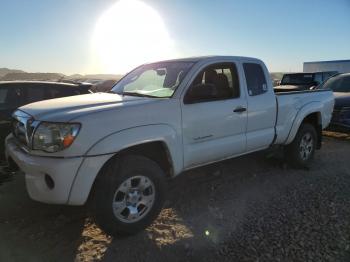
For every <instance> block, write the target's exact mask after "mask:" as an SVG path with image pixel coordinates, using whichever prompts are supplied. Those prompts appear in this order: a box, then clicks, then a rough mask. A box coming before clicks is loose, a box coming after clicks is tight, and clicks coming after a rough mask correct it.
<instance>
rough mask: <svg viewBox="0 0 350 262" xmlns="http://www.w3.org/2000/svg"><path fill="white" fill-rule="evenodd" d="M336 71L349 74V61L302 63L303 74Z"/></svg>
mask: <svg viewBox="0 0 350 262" xmlns="http://www.w3.org/2000/svg"><path fill="white" fill-rule="evenodd" d="M323 71H338V72H339V73H350V60H333V61H315V62H304V66H303V72H305V73H306V72H307V73H309V72H323Z"/></svg>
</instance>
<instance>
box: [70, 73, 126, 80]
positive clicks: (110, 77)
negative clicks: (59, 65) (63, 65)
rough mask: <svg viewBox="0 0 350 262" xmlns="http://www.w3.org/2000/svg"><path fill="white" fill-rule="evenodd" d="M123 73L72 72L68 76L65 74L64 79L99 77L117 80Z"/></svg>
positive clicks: (100, 78)
mask: <svg viewBox="0 0 350 262" xmlns="http://www.w3.org/2000/svg"><path fill="white" fill-rule="evenodd" d="M122 76H123V75H114V74H87V75H80V74H74V75H70V76H65V79H69V80H72V79H91V80H93V79H99V80H119V79H120V78H122Z"/></svg>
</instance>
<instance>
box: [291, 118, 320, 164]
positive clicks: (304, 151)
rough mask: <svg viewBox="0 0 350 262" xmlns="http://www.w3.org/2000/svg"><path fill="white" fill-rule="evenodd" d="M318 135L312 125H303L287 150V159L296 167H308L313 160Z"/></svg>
mask: <svg viewBox="0 0 350 262" xmlns="http://www.w3.org/2000/svg"><path fill="white" fill-rule="evenodd" d="M316 145H317V133H316V130H315V127H314V126H313V125H311V124H307V123H305V124H301V126H300V127H299V130H298V133H297V134H296V136H295V138H294V140H293V142H292V143H291V144H289V145H287V146H286V148H285V158H286V160H287V162H289V164H291V165H292V166H294V167H307V166H308V164H309V163H310V161H311V160H312V159H313V157H314V154H315V149H316Z"/></svg>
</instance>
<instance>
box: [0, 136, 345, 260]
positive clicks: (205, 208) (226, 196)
mask: <svg viewBox="0 0 350 262" xmlns="http://www.w3.org/2000/svg"><path fill="white" fill-rule="evenodd" d="M326 135H327V136H328V137H325V139H324V144H323V148H322V150H321V151H318V152H317V153H316V157H315V160H314V162H313V163H312V165H311V166H310V169H308V170H296V169H292V168H289V167H288V166H286V165H285V164H284V163H283V161H281V160H280V159H279V158H276V157H268V155H267V154H266V153H259V154H254V155H249V156H245V157H241V158H238V159H233V160H229V161H225V162H223V163H220V164H216V165H212V166H209V167H206V168H200V169H197V170H194V171H191V172H188V173H186V174H183V175H182V176H180V177H178V178H177V179H175V180H174V181H172V183H171V186H172V189H171V191H170V192H169V200H168V201H167V203H166V206H165V208H164V210H163V211H162V213H161V214H160V216H159V218H158V219H157V220H156V221H155V223H154V224H153V225H152V226H151V227H150V228H148V229H147V230H145V231H144V232H141V233H139V234H137V235H135V236H131V237H127V238H111V237H109V236H106V235H105V234H104V233H103V232H101V230H100V229H99V228H98V227H97V226H96V225H95V224H94V223H93V222H92V220H91V219H90V217H89V215H88V212H87V209H86V208H85V207H64V206H52V205H44V204H40V203H36V202H34V201H31V200H30V199H29V197H28V196H27V193H26V192H25V188H24V180H23V175H22V174H20V173H18V174H16V175H15V176H14V179H13V180H12V181H7V182H5V183H3V184H2V185H0V261H24V260H25V261H62V260H64V261H74V260H76V261H165V260H168V261H350V163H349V160H350V158H349V155H350V143H349V139H348V137H345V138H344V137H342V136H340V137H339V136H337V138H336V139H335V138H331V137H329V136H332V134H326ZM0 179H1V176H0ZM6 179H7V177H6Z"/></svg>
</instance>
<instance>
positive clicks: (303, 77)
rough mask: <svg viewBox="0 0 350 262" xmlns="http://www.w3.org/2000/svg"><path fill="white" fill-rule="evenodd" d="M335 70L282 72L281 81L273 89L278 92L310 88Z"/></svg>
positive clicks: (333, 73)
mask: <svg viewBox="0 0 350 262" xmlns="http://www.w3.org/2000/svg"><path fill="white" fill-rule="evenodd" d="M337 73H338V72H336V71H327V72H314V73H293V74H284V75H283V77H282V80H281V83H280V84H279V85H278V86H276V87H275V88H274V89H275V91H278V92H283V91H286V92H289V91H303V90H310V89H313V88H315V87H316V86H318V85H319V84H322V83H323V82H324V81H325V80H327V79H328V78H329V77H331V76H332V75H335V74H337Z"/></svg>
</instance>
